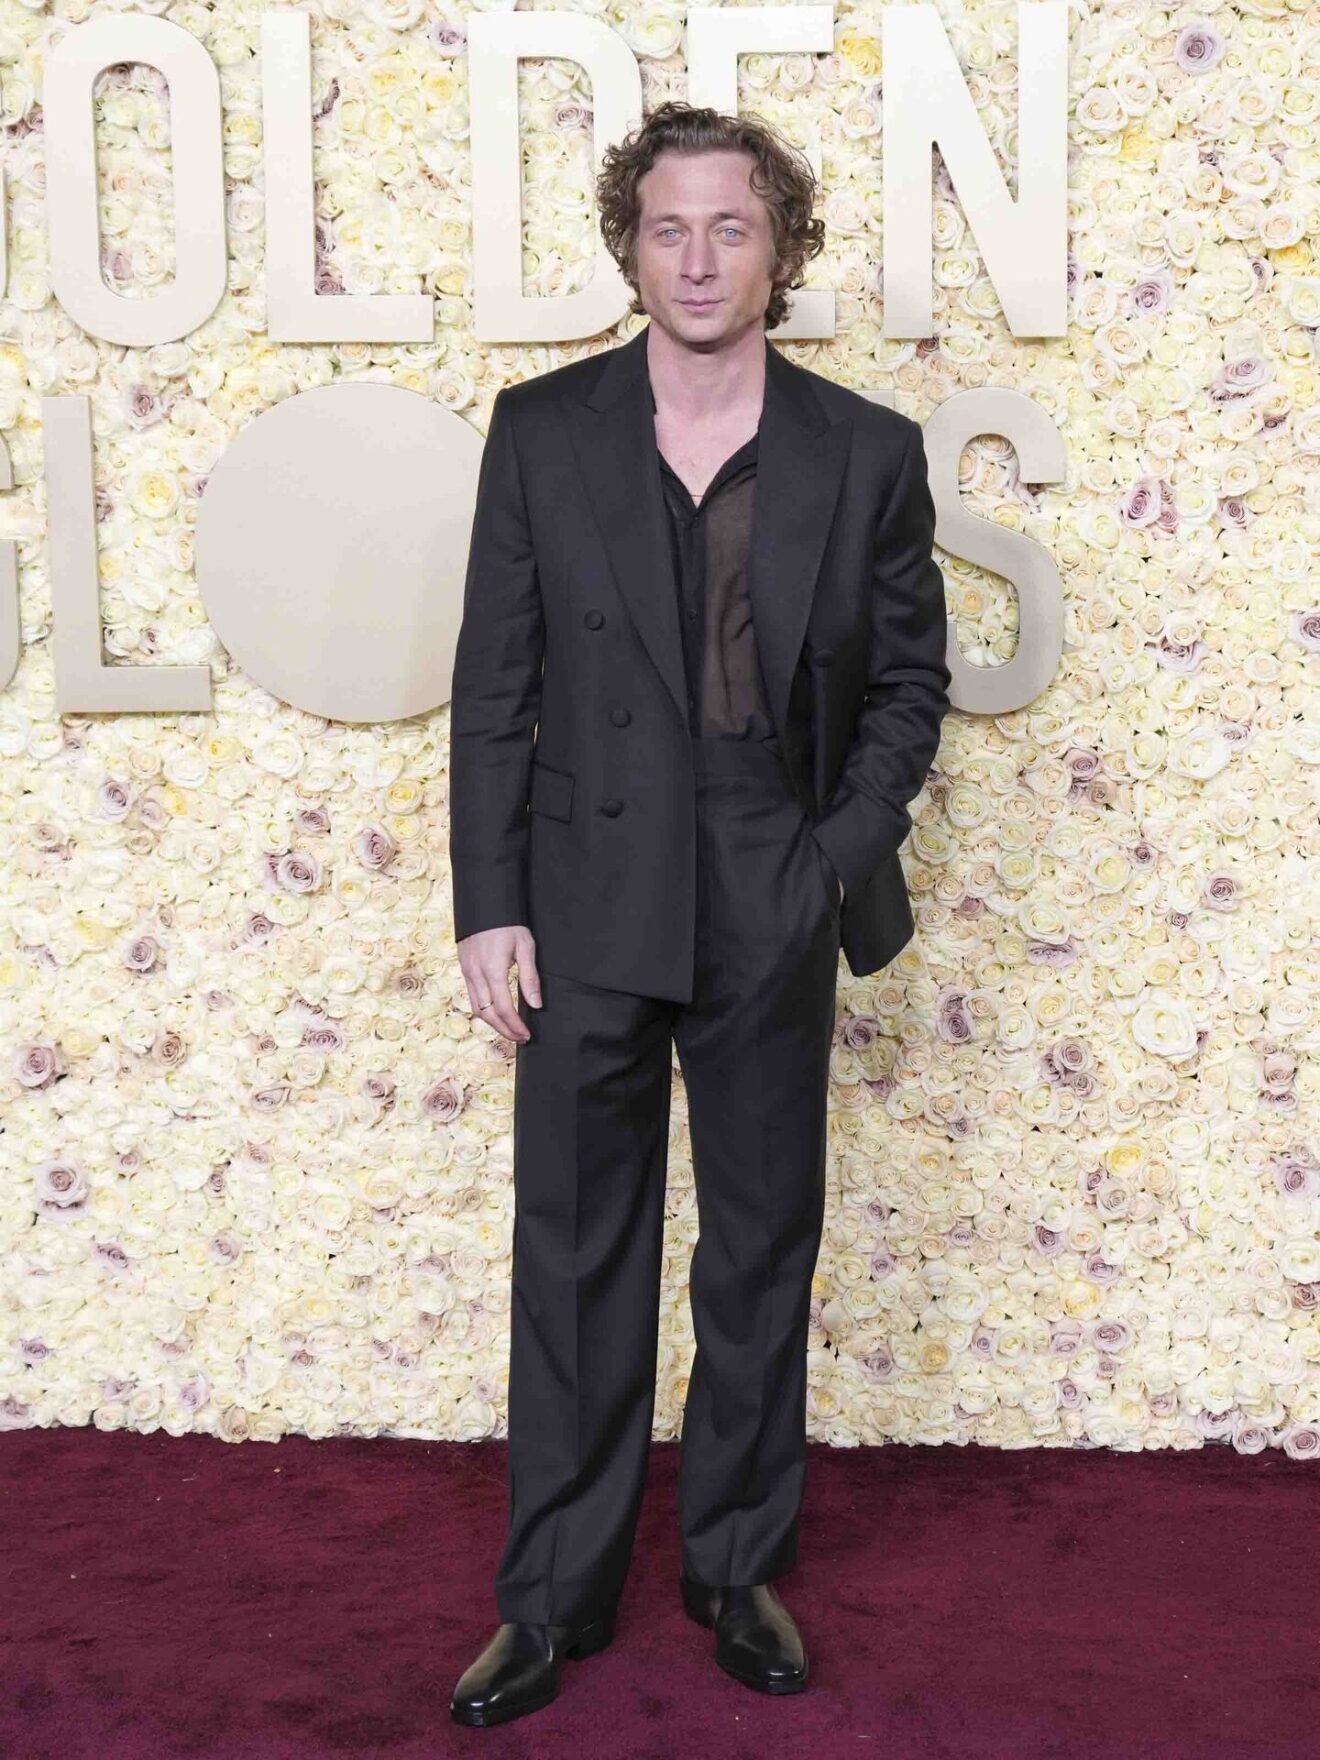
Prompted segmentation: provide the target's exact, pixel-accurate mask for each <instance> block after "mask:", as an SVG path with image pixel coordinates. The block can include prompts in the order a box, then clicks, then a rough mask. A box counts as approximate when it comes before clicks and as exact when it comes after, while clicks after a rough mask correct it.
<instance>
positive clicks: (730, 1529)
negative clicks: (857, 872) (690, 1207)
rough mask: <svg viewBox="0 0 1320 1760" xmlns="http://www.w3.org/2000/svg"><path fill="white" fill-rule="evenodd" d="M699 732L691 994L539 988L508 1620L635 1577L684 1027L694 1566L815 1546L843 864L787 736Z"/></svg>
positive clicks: (522, 1249)
mask: <svg viewBox="0 0 1320 1760" xmlns="http://www.w3.org/2000/svg"><path fill="white" fill-rule="evenodd" d="M692 747H693V763H694V770H695V773H696V783H697V915H696V967H695V974H694V977H695V984H694V991H693V1000H692V1001H691V1002H690V1003H682V1002H672V1001H668V1000H664V999H659V998H655V997H646V996H635V995H631V994H629V993H627V992H625V991H620V990H605V989H600V988H597V987H596V986H594V985H590V984H583V983H580V982H578V981H577V980H576V979H572V978H568V977H563V976H556V975H555V974H553V973H550V972H542V973H541V974H540V977H541V996H542V1006H541V1007H540V1008H539V1009H538V1008H531V1007H529V1006H528V1004H527V1002H526V1000H525V998H524V997H523V996H522V994H521V990H520V993H519V998H518V1012H519V1015H520V1017H521V1019H522V1020H524V1021H525V1022H526V1023H527V1025H528V1027H529V1029H530V1031H531V1039H530V1040H529V1041H527V1042H526V1043H522V1044H520V1045H519V1046H518V1048H517V1053H516V1057H517V1063H516V1079H515V1090H514V1194H515V1219H514V1239H513V1287H512V1309H511V1316H510V1326H511V1348H510V1358H509V1396H508V1403H509V1516H510V1521H509V1534H508V1539H507V1542H506V1544H505V1548H504V1554H503V1557H502V1558H501V1560H500V1564H499V1569H498V1573H497V1576H496V1584H495V1587H496V1601H497V1604H498V1608H499V1615H500V1618H501V1619H503V1620H515V1619H520V1620H537V1621H545V1622H552V1623H569V1622H572V1621H576V1620H579V1619H586V1618H589V1617H591V1616H593V1615H594V1614H595V1613H597V1612H600V1611H604V1610H606V1609H608V1608H610V1607H612V1606H613V1605H614V1603H615V1602H617V1600H618V1597H619V1594H620V1592H621V1590H622V1588H623V1583H624V1579H625V1576H626V1574H627V1570H628V1563H629V1560H630V1557H631V1554H632V1545H633V1535H634V1529H635V1525H636V1520H637V1514H638V1510H639V1508H640V1505H641V1499H642V1490H643V1486H644V1482H645V1477H646V1467H647V1460H648V1453H649V1447H650V1442H651V1427H652V1421H653V1415H654V1405H655V1376H656V1349H657V1333H658V1311H659V1291H660V1276H661V1249H662V1242H663V1235H664V1194H665V1170H666V1145H667V1141H668V1126H669V1099H670V1071H671V1055H672V1052H671V1043H670V1041H671V1035H672V1038H673V1040H674V1041H675V1043H676V1044H677V1049H678V1058H679V1065H680V1068H681V1070H682V1073H683V1081H684V1086H685V1088H686V1090H687V1099H688V1112H689V1122H690V1127H691V1137H692V1158H693V1177H694V1182H695V1185H696V1195H697V1211H698V1222H699V1238H698V1241H697V1244H696V1247H695V1248H694V1250H693V1254H692V1262H691V1271H690V1275H689V1300H690V1303H691V1308H692V1323H693V1331H694V1333H695V1336H696V1354H695V1357H694V1359H693V1364H692V1373H691V1378H690V1381H689V1386H688V1392H687V1402H686V1406H685V1408H684V1413H683V1429H682V1438H681V1444H680V1451H679V1481H678V1502H679V1520H680V1528H681V1532H682V1542H683V1546H682V1563H683V1568H684V1569H685V1570H686V1571H687V1573H688V1575H689V1576H691V1577H694V1578H696V1580H697V1581H698V1582H703V1583H710V1584H716V1585H724V1584H731V1583H761V1582H766V1581H769V1580H770V1579H771V1578H773V1577H776V1576H780V1575H782V1574H783V1573H784V1572H785V1571H788V1570H790V1569H791V1568H792V1567H793V1565H794V1563H795V1562H796V1552H797V1519H798V1510H799V1506H800V1504H801V1500H802V1489H803V1477H804V1472H805V1466H806V1385H807V1365H806V1340H807V1328H808V1315H809V1308H810V1300H811V1284H812V1277H813V1273H814V1271H815V1265H816V1257H817V1254H818V1252H819V1249H820V1237H821V1227H822V1223H823V1219H824V1205H825V1147H826V1096H827V1091H828V1083H829V1053H830V1045H831V1042H832V1038H833V1029H834V1010H835V985H836V981H837V977H838V963H839V904H838V882H837V881H836V880H835V878H834V876H833V873H832V871H831V870H830V868H829V864H828V861H827V860H826V858H825V856H824V855H823V853H822V852H821V850H820V849H819V846H818V845H817V844H816V842H815V839H814V838H813V837H812V835H811V830H810V825H809V822H808V818H807V815H806V813H805V811H804V810H803V808H802V806H801V805H800V804H799V802H798V800H797V798H796V796H795V795H794V794H793V792H792V789H791V787H790V784H789V780H788V775H787V772H786V771H785V769H784V767H783V763H782V758H781V757H780V755H779V748H778V743H777V742H774V741H769V742H764V743H762V742H756V741H740V740H730V739H694V740H693V742H692Z"/></svg>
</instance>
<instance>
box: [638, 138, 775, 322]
mask: <svg viewBox="0 0 1320 1760" xmlns="http://www.w3.org/2000/svg"><path fill="white" fill-rule="evenodd" d="M753 164H754V161H753V160H752V158H751V156H750V154H748V153H743V152H737V151H731V150H721V151H715V152H703V153H674V152H669V153H661V155H660V157H659V158H658V159H657V160H656V162H655V164H654V165H653V166H652V167H651V169H650V170H649V171H648V172H647V173H646V175H645V177H643V179H642V181H641V183H640V184H639V185H638V195H639V197H640V200H641V218H640V222H639V225H638V229H637V281H638V292H639V294H640V296H641V300H642V304H643V305H644V306H645V308H646V310H647V312H648V313H649V315H650V317H651V320H652V322H653V323H657V324H659V325H660V326H661V328H662V329H664V330H666V331H668V332H669V334H670V335H672V336H673V337H674V338H675V340H676V341H678V342H681V343H683V344H684V345H685V346H687V347H689V348H694V349H698V350H701V351H703V352H709V351H713V350H716V349H719V348H724V347H728V345H729V344H730V343H731V342H733V341H734V340H735V339H736V338H737V337H739V336H742V335H743V334H745V332H746V331H747V329H748V327H749V326H752V325H754V326H756V328H758V329H760V330H764V329H765V309H766V306H767V305H768V304H769V302H770V293H771V284H770V270H771V267H772V262H771V257H772V247H771V239H770V213H769V210H768V209H767V207H766V205H765V203H764V202H763V201H762V199H761V197H760V196H759V195H757V194H756V193H755V191H754V190H753V189H752V187H751V173H752V168H753ZM698 302H700V303H698Z"/></svg>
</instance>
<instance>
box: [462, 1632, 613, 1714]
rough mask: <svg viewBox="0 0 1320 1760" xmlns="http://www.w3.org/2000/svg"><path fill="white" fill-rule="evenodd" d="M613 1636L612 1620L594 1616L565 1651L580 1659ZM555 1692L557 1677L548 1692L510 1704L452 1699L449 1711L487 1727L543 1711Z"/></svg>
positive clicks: (557, 1691) (554, 1695)
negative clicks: (486, 1705) (484, 1705)
mask: <svg viewBox="0 0 1320 1760" xmlns="http://www.w3.org/2000/svg"><path fill="white" fill-rule="evenodd" d="M613 1637H614V1622H613V1620H602V1619H598V1620H593V1621H592V1623H591V1624H590V1625H589V1626H583V1628H582V1630H581V1631H580V1632H579V1633H578V1635H577V1637H576V1638H574V1639H573V1641H572V1642H571V1643H569V1644H565V1646H564V1655H565V1656H571V1657H572V1658H573V1660H574V1661H575V1662H580V1661H582V1660H583V1659H584V1658H585V1657H587V1656H594V1655H595V1654H596V1652H597V1651H598V1650H603V1649H604V1648H605V1646H606V1645H607V1644H608V1643H609V1642H610V1640H611V1639H612V1638H613ZM558 1693H559V1683H558V1682H557V1681H556V1682H555V1684H554V1685H553V1686H552V1687H551V1688H550V1689H549V1691H548V1692H544V1693H538V1694H537V1696H536V1698H534V1699H520V1700H518V1701H517V1703H516V1704H511V1705H497V1706H495V1707H494V1709H493V1710H490V1711H482V1710H480V1709H479V1708H476V1707H472V1706H463V1705H455V1704H453V1702H452V1701H451V1703H450V1706H449V1715H450V1718H451V1720H452V1721H453V1722H454V1723H462V1724H466V1725H467V1726H468V1727H469V1728H471V1729H487V1728H489V1726H490V1725H491V1724H495V1723H509V1722H511V1721H512V1720H513V1719H514V1718H515V1717H525V1716H526V1715H527V1714H528V1712H531V1711H543V1710H544V1709H545V1707H546V1706H547V1705H550V1704H552V1703H553V1702H554V1700H555V1699H556V1698H557V1696H558Z"/></svg>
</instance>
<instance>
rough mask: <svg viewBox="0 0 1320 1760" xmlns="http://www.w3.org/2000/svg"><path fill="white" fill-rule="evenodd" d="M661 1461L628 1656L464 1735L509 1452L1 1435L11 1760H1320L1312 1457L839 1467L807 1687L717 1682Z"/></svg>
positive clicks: (810, 1621)
mask: <svg viewBox="0 0 1320 1760" xmlns="http://www.w3.org/2000/svg"><path fill="white" fill-rule="evenodd" d="M676 1466H677V1448H676V1445H675V1444H672V1443H671V1444H663V1445H659V1446H657V1447H656V1449H655V1451H654V1456H653V1462H652V1471H651V1480H650V1485H649V1488H648V1494H647V1499H646V1503H645V1506H644V1508H643V1512H642V1520H641V1525H640V1528H639V1532H638V1537H637V1546H636V1549H635V1551H634V1554H633V1564H632V1573H631V1575H630V1577H629V1580H628V1588H627V1591H626V1593H625V1596H624V1601H623V1605H622V1608H621V1610H620V1615H619V1623H618V1628H617V1632H616V1635H615V1639H614V1643H613V1644H612V1645H611V1646H610V1647H609V1648H608V1649H607V1650H604V1651H602V1652H601V1653H600V1654H599V1655H597V1656H593V1657H590V1658H588V1659H586V1660H585V1661H582V1662H568V1663H566V1664H565V1674H564V1676H563V1682H562V1686H561V1689H560V1694H559V1697H558V1699H557V1700H556V1701H555V1703H554V1704H553V1705H551V1706H549V1707H547V1708H546V1709H545V1710H542V1711H538V1712H534V1713H533V1714H532V1715H530V1716H529V1717H526V1718H522V1719H519V1720H517V1721H516V1722H513V1723H510V1724H505V1725H503V1726H500V1727H498V1728H492V1729H485V1730H482V1729H464V1728H460V1727H459V1726H458V1725H456V1724H453V1723H451V1722H450V1721H449V1693H450V1689H451V1687H452V1686H453V1683H454V1681H455V1680H456V1679H457V1677H458V1675H459V1674H460V1673H461V1672H462V1670H463V1668H464V1667H465V1666H466V1665H467V1663H468V1662H469V1661H470V1660H471V1658H472V1657H473V1656H474V1655H475V1653H476V1651H477V1649H478V1648H479V1646H480V1645H481V1643H482V1642H484V1640H485V1638H486V1637H487V1636H488V1635H489V1633H490V1632H491V1631H493V1630H494V1627H495V1624H496V1623H497V1619H498V1616H497V1614H496V1612H495V1605H494V1599H493V1594H492V1590H491V1574H492V1571H493V1569H494V1566H495V1562H496V1559H497V1557H498V1555H499V1549H500V1545H501V1542H502V1538H503V1524H504V1515H505V1481H504V1445H503V1444H502V1443H493V1442H485V1443H476V1444H463V1443H422V1442H401V1441H392V1440H376V1441H360V1440H355V1439H337V1440H332V1441H325V1442H311V1441H308V1440H307V1439H306V1438H303V1437H290V1438H286V1439H285V1440H284V1441H282V1442H280V1443H277V1444H273V1445H272V1444H262V1443H246V1444H240V1445H229V1444H225V1443H220V1442H216V1441H213V1440H212V1439H211V1438H209V1437H201V1436H188V1437H182V1438H173V1437H169V1436H165V1435H155V1436H142V1435H138V1434H136V1433H131V1432H120V1433H114V1434H105V1433H102V1432H101V1431H98V1430H95V1429H72V1428H61V1429H54V1430H31V1431H21V1432H16V1433H11V1434H8V1435H4V1436H0V1494H2V1495H0V1520H3V1524H4V1526H3V1544H4V1564H3V1566H2V1567H0V1755H3V1756H4V1760H47V1757H48V1756H49V1760H84V1757H86V1760H174V1757H176V1756H180V1755H201V1756H207V1757H208V1760H286V1757H287V1760H324V1757H325V1756H339V1755H363V1756H378V1755H381V1756H383V1755H390V1756H399V1757H400V1760H413V1757H414V1756H419V1757H420V1756H431V1755H449V1754H457V1755H475V1754H483V1755H491V1756H511V1755H517V1756H548V1757H553V1756H571V1757H572V1760H589V1757H593V1756H597V1755H599V1756H608V1757H609V1760H615V1757H618V1760H671V1756H676V1757H677V1760H695V1757H699V1756H704V1755H711V1756H719V1757H720V1760H769V1757H771V1756H775V1757H779V1756H782V1757H783V1760H798V1756H803V1757H810V1760H832V1757H833V1756H836V1755H852V1756H858V1757H861V1760H865V1757H869V1756H876V1757H877V1760H878V1757H879V1756H882V1755H883V1756H885V1757H886V1760H946V1757H947V1760H954V1757H956V1760H964V1757H966V1760H1001V1757H1002V1760H1037V1757H1038V1756H1058V1757H1059V1760H1099V1757H1101V1756H1103V1757H1104V1760H1111V1757H1112V1760H1138V1757H1145V1756H1155V1757H1158V1760H1174V1757H1175V1756H1176V1757H1177V1760H1209V1757H1211V1756H1233V1757H1234V1760H1237V1757H1244V1760H1245V1757H1247V1756H1259V1760H1315V1756H1316V1755H1317V1754H1320V1635H1318V1633H1320V1625H1318V1623H1317V1587H1318V1583H1317V1575H1316V1565H1317V1560H1318V1558H1320V1541H1318V1540H1317V1515H1318V1513H1320V1501H1318V1500H1320V1479H1317V1473H1316V1468H1315V1467H1314V1466H1313V1465H1308V1464H1306V1463H1303V1462H1297V1461H1291V1460H1289V1459H1288V1458H1287V1457H1286V1456H1285V1455H1283V1454H1281V1453H1279V1452H1269V1453H1265V1454H1261V1455H1256V1456H1243V1455H1239V1454H1237V1453H1235V1452H1234V1451H1232V1450H1230V1449H1227V1448H1224V1447H1222V1446H1213V1445H1212V1446H1208V1447H1206V1448H1204V1449H1201V1450H1196V1451H1188V1452H1160V1453H1143V1454H1120V1453H1110V1452H1105V1451H1103V1450H1082V1451H1076V1450H1067V1449H1029V1450H1022V1451H1012V1452H1005V1451H1001V1450H996V1449H990V1448H982V1447H978V1446H969V1447H966V1448H955V1447H945V1448H909V1447H905V1446H901V1445H900V1446H890V1447H887V1448H883V1449H849V1450H844V1449H833V1450H832V1449H829V1448H826V1447H824V1446H821V1445H817V1444H813V1445H812V1447H811V1453H810V1464H809V1467H808V1471H807V1494H806V1505H805V1509H804V1515H803V1522H802V1530H801V1550H800V1562H799V1565H798V1568H797V1570H796V1571H795V1572H794V1573H793V1574H792V1575H791V1576H788V1577H785V1578H782V1579H781V1580H780V1582H779V1585H778V1587H779V1591H780V1593H781V1595H782V1596H783V1598H784V1601H785V1602H786V1604H787V1605H788V1606H789V1607H790V1608H791V1609H792V1611H793V1613H794V1615H795V1617H796V1618H797V1621H798V1624H799V1626H800V1627H801V1630H802V1633H803V1637H804V1639H805V1641H806V1644H807V1649H808V1654H809V1656H810V1658H811V1664H812V1681H811V1685H810V1686H809V1687H808V1689H807V1691H806V1692H805V1693H802V1694H800V1695H795V1696H792V1697H785V1698H770V1697H767V1696H765V1695H762V1694H759V1693H754V1692H751V1691H749V1690H748V1689H747V1688H745V1687H742V1686H739V1685H738V1683H737V1682H735V1681H732V1680H729V1679H728V1678H727V1677H726V1676H725V1675H723V1674H722V1673H721V1672H720V1671H719V1670H718V1669H717V1668H716V1667H715V1665H714V1662H713V1660H712V1659H711V1649H712V1646H713V1643H714V1637H713V1634H712V1633H710V1632H708V1631H705V1630H704V1629H703V1628H702V1627H700V1626H698V1625H695V1624H694V1623H693V1622H692V1621H690V1620H688V1619H687V1618H685V1617H684V1615H683V1613H682V1611H681V1608H680V1606H679V1601H678V1590H677V1580H676V1579H677V1572H678V1560H679V1554H678V1540H677V1532H676V1528H675V1514H674V1493H675V1468H676Z"/></svg>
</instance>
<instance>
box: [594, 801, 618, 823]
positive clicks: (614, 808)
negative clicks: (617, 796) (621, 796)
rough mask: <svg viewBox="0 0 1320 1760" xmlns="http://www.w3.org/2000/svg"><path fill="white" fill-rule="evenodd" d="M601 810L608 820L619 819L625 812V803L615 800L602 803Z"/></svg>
mask: <svg viewBox="0 0 1320 1760" xmlns="http://www.w3.org/2000/svg"><path fill="white" fill-rule="evenodd" d="M600 810H601V812H602V813H604V815H605V817H606V818H607V819H617V818H618V816H619V814H620V813H621V812H622V811H623V802H622V801H615V800H608V801H602V802H601V803H600Z"/></svg>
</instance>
